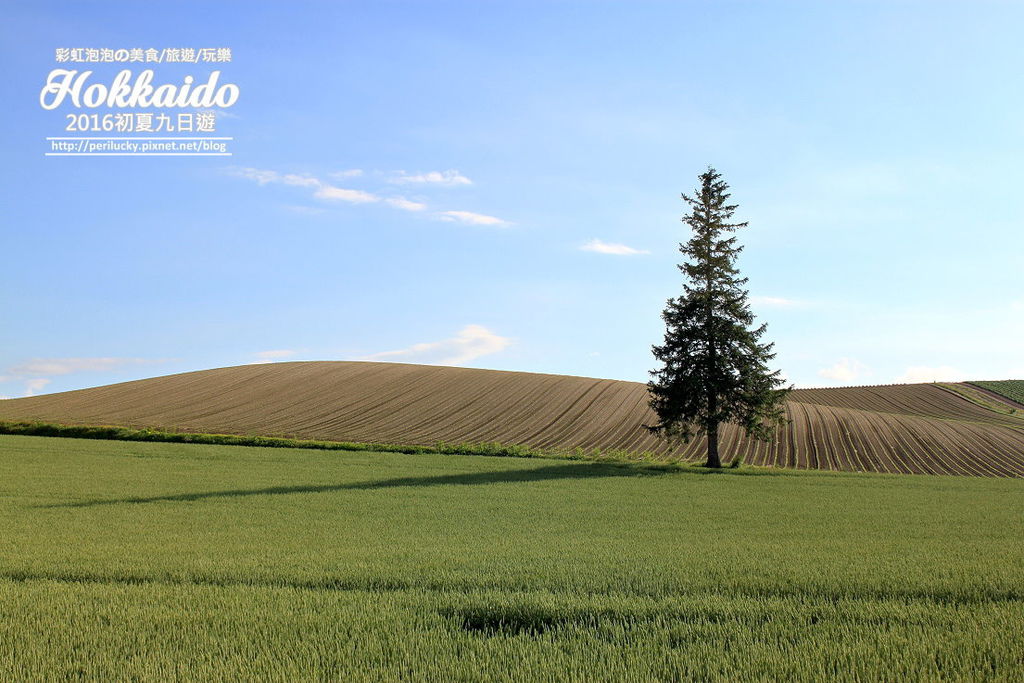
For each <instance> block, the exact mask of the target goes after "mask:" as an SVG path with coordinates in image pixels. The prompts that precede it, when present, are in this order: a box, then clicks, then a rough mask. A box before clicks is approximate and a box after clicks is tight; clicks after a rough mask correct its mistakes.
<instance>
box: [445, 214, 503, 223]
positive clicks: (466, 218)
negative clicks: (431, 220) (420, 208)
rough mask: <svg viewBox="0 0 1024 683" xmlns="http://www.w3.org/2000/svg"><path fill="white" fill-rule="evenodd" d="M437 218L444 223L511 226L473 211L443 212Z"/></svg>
mask: <svg viewBox="0 0 1024 683" xmlns="http://www.w3.org/2000/svg"><path fill="white" fill-rule="evenodd" d="M437 217H438V218H440V219H441V220H443V221H455V222H458V223H465V224H467V225H510V223H509V222H508V221H504V220H502V219H500V218H495V217H494V216H487V215H485V214H482V213H473V212H472V211H441V212H439V213H438V214H437Z"/></svg>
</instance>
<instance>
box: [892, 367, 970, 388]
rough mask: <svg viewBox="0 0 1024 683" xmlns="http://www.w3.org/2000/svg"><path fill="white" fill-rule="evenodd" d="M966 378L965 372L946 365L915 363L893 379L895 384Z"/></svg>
mask: <svg viewBox="0 0 1024 683" xmlns="http://www.w3.org/2000/svg"><path fill="white" fill-rule="evenodd" d="M966 379H967V375H966V374H965V373H963V372H961V371H959V370H957V369H956V368H952V367H950V366H948V365H940V366H938V367H934V368H929V367H925V366H922V365H915V366H912V367H909V368H907V370H906V372H904V373H903V374H902V375H900V376H899V377H897V378H896V379H895V380H894V381H895V382H896V383H897V384H924V383H927V382H962V381H964V380H966Z"/></svg>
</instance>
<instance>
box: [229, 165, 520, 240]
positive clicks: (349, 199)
mask: <svg viewBox="0 0 1024 683" xmlns="http://www.w3.org/2000/svg"><path fill="white" fill-rule="evenodd" d="M226 171H227V173H229V174H230V175H233V176H235V177H238V178H245V179H246V180H251V181H253V182H255V183H257V184H258V185H260V186H264V185H271V184H277V185H288V186H291V187H303V188H308V189H311V190H313V194H312V196H313V198H314V199H319V200H322V201H326V202H345V203H348V204H375V203H380V204H384V205H386V206H390V207H392V208H394V209H398V210H400V211H408V212H414V213H415V212H424V211H426V210H427V209H428V208H429V207H428V205H427V204H426V203H425V202H423V201H417V200H413V199H408V198H406V197H401V196H388V193H387V192H384V193H374V192H367V191H366V190H357V189H353V188H349V187H339V186H337V185H333V184H331V183H329V182H325V181H323V180H321V179H320V178H317V177H316V176H312V175H309V174H306V173H280V172H278V171H274V170H270V169H261V168H249V167H245V168H237V167H233V168H228V169H226ZM397 173H398V175H395V176H393V177H392V178H390V179H389V182H392V183H398V184H418V185H421V186H428V185H440V186H445V185H446V186H455V185H470V184H472V181H470V179H469V178H467V177H466V176H464V175H462V174H461V173H459V172H458V171H454V170H452V171H430V172H428V173H419V174H408V173H405V172H404V171H398V172H397ZM362 175H363V171H362V169H358V168H353V169H348V170H345V171H335V172H334V173H330V174H329V176H330V177H331V178H333V179H335V180H344V179H350V178H357V177H360V176H362ZM417 199H419V198H418V197H417ZM293 210H296V211H300V212H304V213H312V210H303V209H298V208H295V209H293ZM433 216H434V217H436V218H438V219H440V220H444V221H452V222H457V223H463V224H466V225H490V226H506V225H511V223H510V222H509V221H506V220H504V219H502V218H498V217H496V216H488V215H487V214H482V213H476V212H473V211H460V210H451V211H440V212H436V213H434V214H433Z"/></svg>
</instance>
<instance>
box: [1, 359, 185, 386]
mask: <svg viewBox="0 0 1024 683" xmlns="http://www.w3.org/2000/svg"><path fill="white" fill-rule="evenodd" d="M170 360H171V359H170V358H115V357H102V358H32V359H29V360H26V361H23V362H21V363H16V364H14V365H12V366H10V367H9V368H7V370H6V374H5V375H3V376H0V382H23V383H24V387H25V393H24V395H25V396H35V395H36V394H38V393H39V392H41V391H42V390H43V389H45V388H46V386H47V385H48V384H50V382H51V381H52V380H51V379H50V378H51V377H59V376H63V375H71V374H75V373H81V372H110V371H113V370H119V369H122V368H126V367H131V366H137V365H153V364H158V363H167V362H169V361H170Z"/></svg>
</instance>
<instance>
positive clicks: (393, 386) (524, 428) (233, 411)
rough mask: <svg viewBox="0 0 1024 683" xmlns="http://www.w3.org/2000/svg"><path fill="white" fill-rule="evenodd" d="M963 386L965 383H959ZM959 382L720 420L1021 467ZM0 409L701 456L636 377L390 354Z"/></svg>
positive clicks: (726, 433)
mask: <svg viewBox="0 0 1024 683" xmlns="http://www.w3.org/2000/svg"><path fill="white" fill-rule="evenodd" d="M960 386H963V385H960ZM955 389H956V387H951V388H944V387H942V386H940V385H930V384H916V385H893V386H879V387H851V388H833V389H802V390H797V391H794V392H793V393H792V394H791V397H790V400H789V401H788V403H787V406H786V415H787V417H788V419H789V420H790V423H789V424H788V425H787V426H786V427H784V428H780V429H778V430H777V433H776V438H775V440H774V441H773V442H770V443H763V442H757V441H753V440H751V439H748V438H745V437H744V436H743V435H742V434H741V433H740V431H739V430H738V429H737V428H735V427H731V426H725V427H723V429H722V435H721V436H722V449H723V452H724V453H725V454H726V457H727V458H728V457H731V454H733V453H741V454H743V455H744V458H745V460H746V461H747V462H749V463H753V464H757V465H767V466H775V467H791V468H800V469H822V470H836V471H861V472H888V473H919V474H963V475H977V476H1011V477H1020V476H1024V414H1013V413H1011V412H1009V411H1007V412H997V411H994V410H991V409H989V408H986V407H985V406H984V405H983V404H981V403H979V402H974V401H972V400H969V398H967V397H966V396H965V395H962V394H961V393H958V392H957V391H956V390H955ZM0 419H7V420H27V419H34V420H43V421H47V422H64V423H68V424H112V425H123V426H127V427H148V428H159V429H168V430H174V431H192V432H213V433H230V434H243V435H250V434H259V435H268V436H286V437H293V438H304V439H321V440H335V441H353V442H375V443H381V442H384V443H395V444H424V445H429V444H434V443H436V442H439V441H444V442H449V443H451V442H501V443H505V444H524V445H528V446H532V447H535V448H543V449H572V448H582V449H584V450H587V451H593V450H595V449H600V450H602V451H609V450H619V451H631V452H635V453H648V454H653V455H654V456H655V457H658V458H661V459H666V460H678V459H683V460H696V459H699V458H700V457H701V456H702V454H703V451H704V448H705V443H704V441H703V440H694V441H692V442H691V443H689V444H683V445H680V446H675V447H672V446H669V445H667V444H665V443H664V442H662V441H661V440H660V439H659V438H657V437H656V436H654V435H652V434H651V433H650V432H649V431H648V430H646V429H645V428H644V425H647V424H651V423H653V421H654V416H653V415H652V413H651V412H650V410H649V408H648V407H647V393H646V387H645V386H644V385H643V384H638V383H635V382H622V381H616V380H604V379H592V378H584V377H570V376H563V375H542V374H532V373H520V372H501V371H494V370H474V369H467V368H450V367H434V366H420V365H405V364H393V363H365V362H310V363H274V364H268V365H250V366H241V367H233V368H220V369H217V370H208V371H202V372H194V373H185V374H180V375H172V376H168V377H159V378H154V379H148V380H140V381H137V382H127V383H123V384H116V385H110V386H105V387H98V388H95V389H85V390H81V391H74V392H65V393H61V394H51V395H46V396H38V397H31V398H23V399H14V400H7V401H2V402H0Z"/></svg>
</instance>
